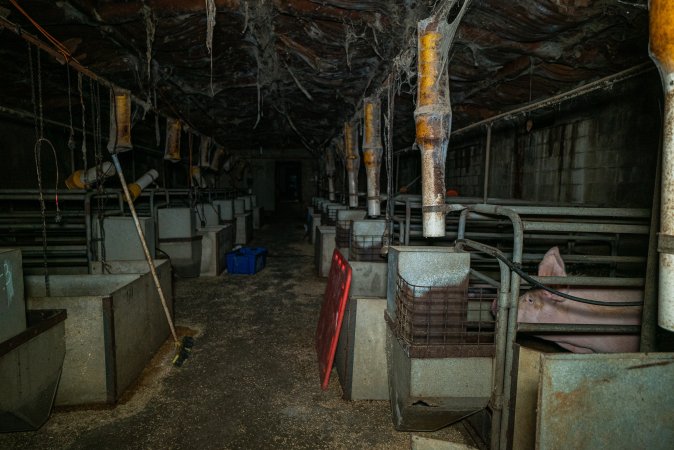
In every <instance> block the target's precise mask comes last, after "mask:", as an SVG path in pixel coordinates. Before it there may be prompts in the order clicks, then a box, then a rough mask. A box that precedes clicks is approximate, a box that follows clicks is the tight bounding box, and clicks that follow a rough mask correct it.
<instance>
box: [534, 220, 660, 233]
mask: <svg viewBox="0 0 674 450" xmlns="http://www.w3.org/2000/svg"><path fill="white" fill-rule="evenodd" d="M523 224H524V231H557V232H560V231H566V232H569V233H618V234H648V232H649V227H648V225H622V224H604V223H573V222H568V223H560V222H532V221H527V220H524V221H523Z"/></svg>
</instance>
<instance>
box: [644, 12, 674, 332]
mask: <svg viewBox="0 0 674 450" xmlns="http://www.w3.org/2000/svg"><path fill="white" fill-rule="evenodd" d="M649 8H650V55H651V58H652V59H653V61H654V62H655V65H656V66H657V67H658V70H659V71H660V76H661V78H662V85H663V87H664V91H665V114H664V123H663V132H664V137H663V140H662V143H663V144H662V145H663V147H662V170H661V173H662V187H661V192H662V199H661V203H660V205H661V213H660V214H661V215H660V217H661V219H660V237H659V243H658V251H659V252H660V283H659V301H658V324H659V325H660V326H661V327H663V328H665V329H667V330H669V331H674V2H672V1H671V0H651V1H650V4H649Z"/></svg>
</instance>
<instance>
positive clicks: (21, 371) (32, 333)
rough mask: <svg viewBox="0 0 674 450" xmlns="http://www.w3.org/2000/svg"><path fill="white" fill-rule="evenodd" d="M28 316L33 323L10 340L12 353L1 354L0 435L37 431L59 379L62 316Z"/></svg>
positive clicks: (46, 313)
mask: <svg viewBox="0 0 674 450" xmlns="http://www.w3.org/2000/svg"><path fill="white" fill-rule="evenodd" d="M31 316H32V318H33V319H35V320H30V323H29V328H27V329H26V331H24V332H23V333H20V334H19V335H17V336H15V337H14V338H13V340H14V341H15V342H14V343H9V344H10V345H9V347H10V348H11V350H9V351H8V352H6V353H4V352H3V353H0V380H2V383H0V432H7V431H25V430H35V429H37V428H39V427H40V426H41V425H42V424H43V423H44V422H45V421H46V420H47V418H48V417H49V413H50V412H51V409H52V404H53V402H54V393H55V391H56V386H57V384H58V381H59V378H60V376H61V367H62V366H63V358H64V355H65V352H66V346H65V339H64V335H65V331H64V330H65V326H64V319H65V313H64V312H63V311H44V312H42V311H40V312H37V311H35V312H33V313H32V314H31ZM19 341H21V342H20V343H19Z"/></svg>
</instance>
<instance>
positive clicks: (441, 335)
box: [385, 247, 496, 431]
mask: <svg viewBox="0 0 674 450" xmlns="http://www.w3.org/2000/svg"><path fill="white" fill-rule="evenodd" d="M469 284H470V254H469V253H467V252H458V251H455V250H454V249H453V248H442V247H391V248H390V249H389V263H388V289H387V310H386V314H385V316H386V322H387V324H388V326H387V336H386V353H387V357H388V378H389V392H390V401H391V411H392V414H393V421H394V425H395V427H396V429H398V430H417V431H424V430H425V431H431V430H436V429H439V428H442V427H444V426H446V425H448V424H450V423H452V422H455V421H457V420H460V419H462V418H464V417H466V416H468V415H471V414H473V413H475V412H477V411H480V410H482V409H484V408H485V407H486V406H487V404H488V402H489V399H490V397H491V390H492V385H493V374H494V322H493V318H492V316H491V314H490V312H489V309H490V305H491V302H492V301H493V299H494V298H495V295H496V294H495V289H493V288H491V289H490V288H489V287H482V286H480V287H478V286H473V287H471V288H470V289H469ZM476 287H477V289H476Z"/></svg>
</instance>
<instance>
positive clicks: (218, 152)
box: [207, 145, 225, 172]
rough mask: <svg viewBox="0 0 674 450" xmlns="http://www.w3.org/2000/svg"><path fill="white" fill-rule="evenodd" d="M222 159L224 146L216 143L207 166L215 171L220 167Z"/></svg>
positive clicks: (223, 157) (223, 158)
mask: <svg viewBox="0 0 674 450" xmlns="http://www.w3.org/2000/svg"><path fill="white" fill-rule="evenodd" d="M224 160H225V148H224V147H223V146H221V145H218V146H217V147H216V148H215V151H214V152H213V158H212V159H211V163H210V164H209V165H208V166H207V167H209V168H210V169H211V170H212V171H213V172H217V171H219V170H220V168H221V167H222V165H223V162H224Z"/></svg>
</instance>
